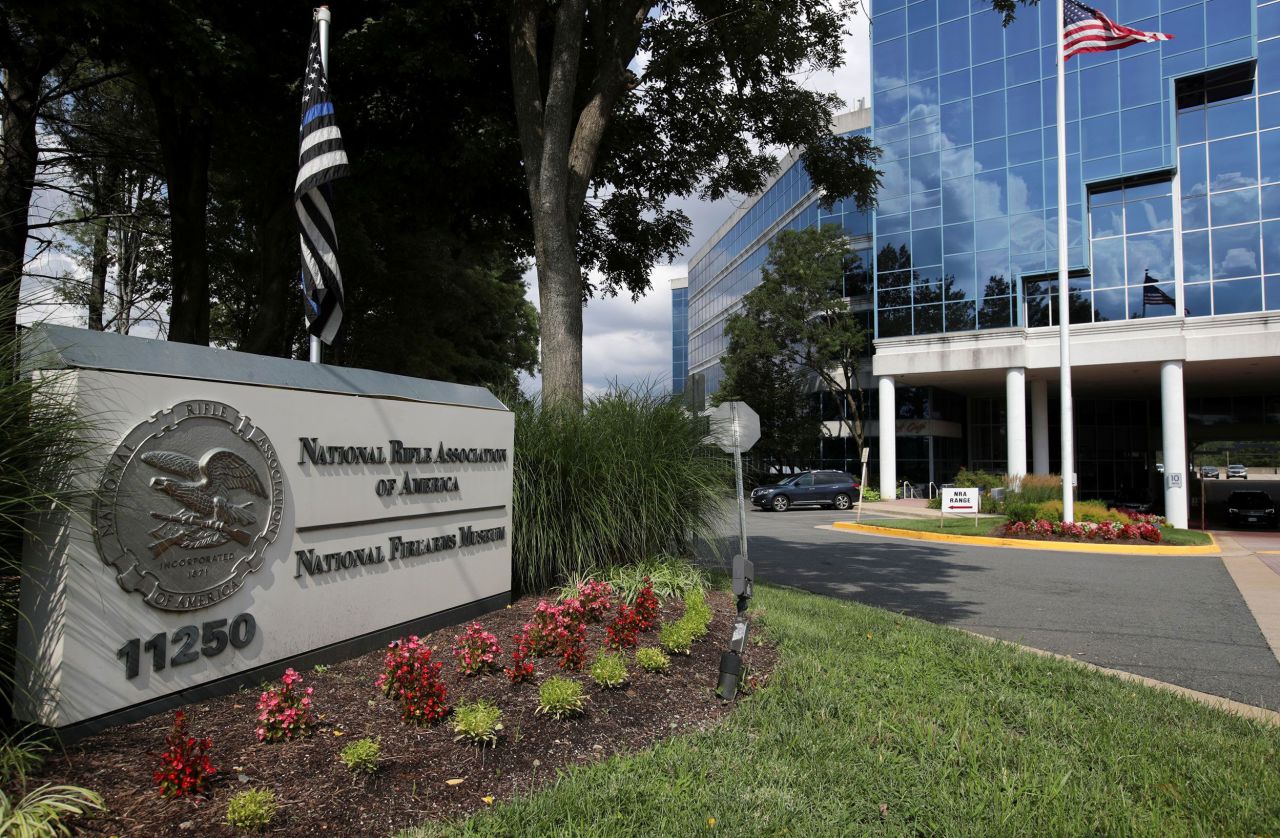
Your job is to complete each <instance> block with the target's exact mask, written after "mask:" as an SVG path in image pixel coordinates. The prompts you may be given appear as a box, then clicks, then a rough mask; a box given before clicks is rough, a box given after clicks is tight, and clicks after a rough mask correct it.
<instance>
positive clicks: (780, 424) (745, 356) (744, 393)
mask: <svg viewBox="0 0 1280 838" xmlns="http://www.w3.org/2000/svg"><path fill="white" fill-rule="evenodd" d="M754 336H755V335H753V336H752V337H754ZM772 350H773V347H772V345H771V342H766V343H763V344H761V343H756V342H751V343H746V342H741V341H740V342H738V343H736V344H735V343H734V342H733V341H730V344H729V351H728V352H727V353H725V355H724V358H723V359H722V361H721V362H722V364H723V365H724V379H723V380H722V381H721V382H720V388H719V389H718V390H716V393H715V395H714V396H713V397H712V401H713V402H714V403H715V404H721V403H722V402H726V401H743V402H746V403H747V404H749V405H750V406H751V408H752V409H753V410H755V412H756V413H758V414H759V415H760V441H759V442H757V443H756V445H755V447H754V448H753V449H752V455H753V457H758V458H759V459H760V460H762V461H763V462H764V463H765V464H766V465H776V466H791V467H800V466H804V465H807V464H808V462H809V461H810V460H811V459H812V458H813V455H814V452H815V450H816V448H817V445H818V438H819V436H820V434H821V428H822V418H821V415H820V413H819V412H818V409H817V405H816V404H815V400H814V398H813V396H814V394H813V392H812V388H811V387H810V386H809V380H810V378H811V377H810V376H808V375H805V374H804V373H802V372H801V371H799V370H797V369H795V368H794V367H792V366H791V365H790V363H789V362H788V361H787V360H786V359H784V358H781V357H779V356H778V355H777V354H776V353H775V352H774V351H772Z"/></svg>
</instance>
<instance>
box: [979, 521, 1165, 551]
mask: <svg viewBox="0 0 1280 838" xmlns="http://www.w3.org/2000/svg"><path fill="white" fill-rule="evenodd" d="M1141 517H1142V518H1145V519H1148V520H1144V521H1134V522H1131V523H1126V524H1121V523H1116V522H1113V521H1108V522H1103V523H1101V524H1095V523H1093V522H1092V521H1072V522H1064V521H1048V520H1045V519H1044V518H1040V519H1038V520H1035V521H1010V522H1009V523H1007V524H1003V525H1001V526H1000V527H998V528H997V529H996V534H997V535H1000V536H1004V537H1006V538H1041V539H1059V540H1069V541H1133V542H1148V543H1150V544H1159V543H1160V537H1161V536H1160V526H1159V524H1158V523H1153V522H1152V521H1151V520H1150V519H1155V520H1157V521H1158V520H1159V519H1158V518H1157V516H1155V515H1144V516H1141Z"/></svg>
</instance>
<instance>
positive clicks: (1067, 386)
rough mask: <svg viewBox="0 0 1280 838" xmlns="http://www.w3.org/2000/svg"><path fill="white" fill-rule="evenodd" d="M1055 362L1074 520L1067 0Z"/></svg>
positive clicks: (1062, 11)
mask: <svg viewBox="0 0 1280 838" xmlns="http://www.w3.org/2000/svg"><path fill="white" fill-rule="evenodd" d="M1057 6H1058V17H1057V21H1058V25H1057V29H1058V38H1057V41H1056V44H1057V47H1056V48H1057V51H1058V96H1057V100H1058V364H1059V374H1060V377H1061V395H1060V397H1059V401H1061V402H1062V520H1063V521H1074V520H1075V498H1074V497H1073V494H1072V489H1073V485H1072V484H1074V483H1075V480H1074V477H1075V429H1074V427H1073V424H1072V416H1073V413H1074V411H1073V410H1072V406H1071V329H1070V324H1071V298H1070V294H1069V293H1068V288H1067V266H1068V249H1069V248H1068V239H1067V92H1066V91H1067V67H1066V65H1067V59H1066V55H1065V53H1066V49H1065V47H1066V35H1065V32H1064V31H1063V30H1064V29H1065V27H1066V2H1065V0H1058V2H1057Z"/></svg>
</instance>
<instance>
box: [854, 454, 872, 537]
mask: <svg viewBox="0 0 1280 838" xmlns="http://www.w3.org/2000/svg"><path fill="white" fill-rule="evenodd" d="M870 456H871V449H870V448H863V449H862V479H861V480H860V481H858V516H857V518H855V519H854V520H856V521H857V522H858V523H859V524H861V523H862V494H863V492H865V491H867V459H868V458H869V457H870Z"/></svg>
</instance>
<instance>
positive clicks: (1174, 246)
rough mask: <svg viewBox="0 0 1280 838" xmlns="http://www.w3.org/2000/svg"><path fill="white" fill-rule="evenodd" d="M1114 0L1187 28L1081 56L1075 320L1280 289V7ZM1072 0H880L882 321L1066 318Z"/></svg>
mask: <svg viewBox="0 0 1280 838" xmlns="http://www.w3.org/2000/svg"><path fill="white" fill-rule="evenodd" d="M1094 5H1095V6H1096V7H1097V8H1098V9H1099V10H1100V11H1102V12H1104V13H1105V14H1107V15H1108V16H1110V17H1112V18H1113V19H1115V20H1117V21H1119V22H1122V23H1124V24H1126V25H1129V26H1133V27H1136V28H1138V29H1142V30H1146V31H1158V32H1167V33H1170V34H1172V35H1174V40H1172V41H1167V42H1164V43H1154V44H1142V45H1138V46H1133V47H1129V48H1126V49H1123V50H1118V51H1115V52H1109V53H1099V54H1089V55H1082V56H1077V57H1075V58H1073V59H1071V60H1070V61H1069V62H1067V77H1066V97H1067V99H1066V109H1067V120H1068V124H1067V131H1066V134H1067V143H1066V145H1067V148H1066V151H1067V183H1068V187H1067V188H1068V194H1067V203H1068V209H1067V211H1068V238H1069V248H1070V249H1069V261H1070V264H1071V266H1072V279H1071V292H1072V295H1071V296H1072V306H1071V319H1072V321H1073V322H1075V321H1080V322H1091V321H1093V322H1101V321H1115V320H1127V319H1135V318H1141V317H1166V316H1171V315H1176V314H1178V313H1184V314H1186V315H1189V316H1199V315H1209V314H1227V313H1237V312H1245V311H1263V310H1268V309H1280V299H1278V298H1277V297H1276V294H1277V293H1280V221H1272V220H1271V219H1277V218H1280V136H1277V132H1276V131H1274V130H1273V129H1276V128H1280V99H1278V98H1276V97H1277V96H1280V92H1277V91H1280V39H1277V36H1278V35H1280V8H1277V4H1276V3H1272V2H1264V3H1258V4H1256V5H1255V2H1254V0H1212V2H1208V0H1194V1H1193V0H1101V1H1100V2H1097V3H1095V4H1094ZM1054 10H1055V4H1053V3H1042V4H1040V6H1038V7H1032V8H1028V9H1019V14H1018V19H1017V20H1016V21H1015V22H1014V23H1013V24H1012V25H1010V26H1009V27H1007V28H1004V27H1002V26H1001V21H1000V18H999V16H998V15H996V14H995V13H994V12H992V11H991V9H990V4H989V3H984V2H981V0H920V2H912V3H908V2H906V0H872V7H871V12H872V15H873V20H874V21H875V23H874V26H872V30H871V31H872V71H873V82H872V83H873V109H872V113H873V135H874V138H875V141H876V143H877V145H879V146H880V147H881V148H883V149H884V157H883V159H882V164H881V168H882V169H883V170H884V173H885V175H884V182H883V186H882V189H881V191H880V205H879V208H878V212H877V214H876V244H875V248H876V253H877V259H876V277H875V282H876V303H877V306H876V307H877V330H878V335H879V336H880V337H895V336H900V335H911V334H936V333H941V332H959V331H970V330H974V329H999V328H1008V327H1016V326H1026V327H1032V328H1034V327H1040V326H1051V325H1053V323H1054V322H1056V319H1055V318H1056V312H1055V311H1054V310H1053V309H1054V308H1055V305H1053V304H1052V303H1053V302H1054V301H1055V300H1056V297H1055V294H1056V284H1057V281H1056V269H1057V210H1056V206H1057V176H1056V168H1055V166H1056V158H1055V155H1056V136H1055V101H1054V74H1055V67H1054V56H1055V47H1054V43H1053V42H1054V38H1055V33H1056V27H1055V26H1054V20H1053V14H1054ZM1255 33H1256V36H1255ZM1255 59H1256V60H1255ZM1273 182H1276V184H1277V185H1276V186H1275V187H1271V188H1273V189H1275V190H1276V192H1275V194H1274V195H1270V194H1269V193H1268V188H1269V186H1268V185H1269V184H1271V183H1273ZM1268 201H1270V206H1268ZM1269 224H1274V225H1276V230H1275V231H1274V233H1272V231H1271V229H1270V227H1269ZM1269 233H1271V235H1270V236H1269ZM1273 239H1274V240H1273ZM1179 246H1180V247H1179ZM1179 249H1181V250H1182V252H1183V260H1182V261H1179V260H1178V259H1177V255H1178V250H1179ZM1268 254H1272V255H1273V258H1272V259H1271V261H1270V262H1269V263H1268V261H1267V259H1266V257H1267V255H1268ZM1269 272H1275V273H1276V274H1277V276H1276V277H1272V276H1269ZM1183 282H1185V285H1180V283H1183ZM1269 291H1270V292H1271V293H1268V292H1269ZM1166 300H1167V301H1166ZM1179 300H1181V307H1182V312H1179V311H1178V307H1177V302H1178V301H1179Z"/></svg>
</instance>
